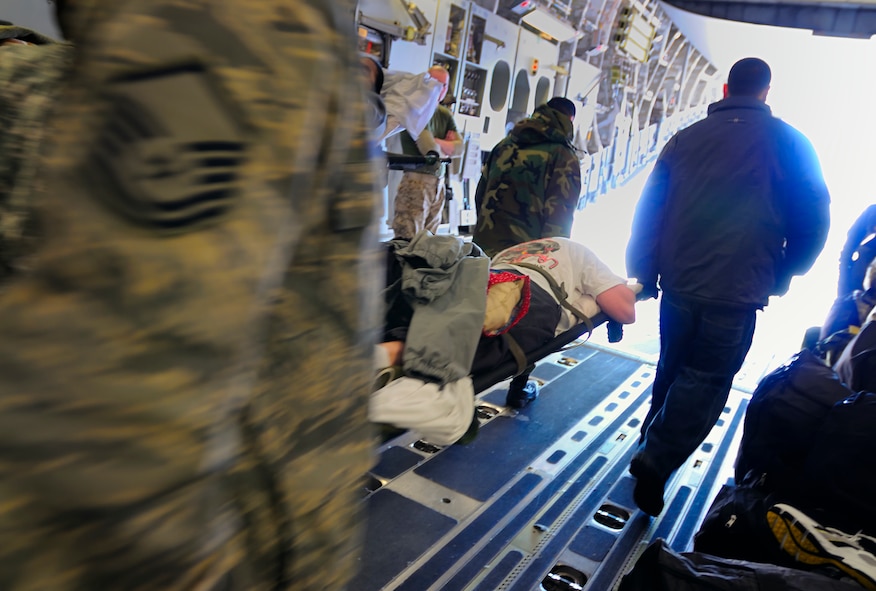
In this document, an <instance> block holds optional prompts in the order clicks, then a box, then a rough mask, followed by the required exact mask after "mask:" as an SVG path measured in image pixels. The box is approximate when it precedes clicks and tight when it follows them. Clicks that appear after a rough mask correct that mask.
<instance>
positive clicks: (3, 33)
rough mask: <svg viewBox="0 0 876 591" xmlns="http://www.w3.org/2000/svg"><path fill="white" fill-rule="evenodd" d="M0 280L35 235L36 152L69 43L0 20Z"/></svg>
mask: <svg viewBox="0 0 876 591" xmlns="http://www.w3.org/2000/svg"><path fill="white" fill-rule="evenodd" d="M5 39H20V40H22V41H27V42H28V43H32V44H34V45H6V46H2V47H0V282H2V281H4V280H6V279H7V278H8V277H9V275H10V274H11V273H12V272H13V271H14V269H15V268H16V267H20V266H21V265H22V264H23V255H24V254H25V253H26V252H27V251H28V250H29V249H30V247H31V246H32V244H33V241H34V239H35V233H36V228H35V227H34V223H33V219H32V216H31V215H30V205H29V204H30V198H31V192H32V188H33V180H34V179H33V177H34V174H35V172H36V167H37V155H38V153H39V147H40V145H41V144H42V139H43V135H44V132H45V129H46V125H45V123H46V118H47V117H48V115H49V111H50V110H51V108H52V105H53V104H54V97H55V96H56V95H57V93H58V86H59V84H60V82H61V80H62V78H63V76H64V75H65V74H66V73H67V72H68V71H69V69H70V62H71V58H72V51H73V48H72V47H71V46H70V45H69V44H67V43H59V42H57V41H54V40H53V39H50V38H49V37H46V36H44V35H40V34H39V33H36V32H34V31H31V30H30V29H25V28H24V27H17V26H0V42H2V41H3V40H5Z"/></svg>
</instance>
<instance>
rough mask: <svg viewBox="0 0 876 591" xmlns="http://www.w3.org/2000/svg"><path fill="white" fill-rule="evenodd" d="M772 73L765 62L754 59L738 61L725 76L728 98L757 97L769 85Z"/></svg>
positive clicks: (748, 58)
mask: <svg viewBox="0 0 876 591" xmlns="http://www.w3.org/2000/svg"><path fill="white" fill-rule="evenodd" d="M771 76H772V73H771V72H770V67H769V66H768V65H767V63H766V62H765V61H763V60H762V59H759V58H756V57H747V58H744V59H741V60H739V61H738V62H736V63H735V64H733V67H732V68H730V75H729V76H727V94H729V95H730V96H757V95H759V94H760V93H761V92H763V91H764V90H766V89H767V87H768V86H769V85H770V78H771Z"/></svg>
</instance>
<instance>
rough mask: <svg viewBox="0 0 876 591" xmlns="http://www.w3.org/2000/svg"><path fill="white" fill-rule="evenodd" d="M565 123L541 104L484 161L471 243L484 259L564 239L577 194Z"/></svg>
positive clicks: (578, 169)
mask: <svg viewBox="0 0 876 591" xmlns="http://www.w3.org/2000/svg"><path fill="white" fill-rule="evenodd" d="M573 136H574V129H573V127H572V121H571V119H570V118H569V117H568V116H567V115H565V114H563V113H560V112H559V111H557V110H555V109H553V108H551V107H549V106H547V105H541V106H540V107H538V108H537V109H536V110H535V112H534V113H533V114H532V117H530V118H528V119H524V120H523V121H521V122H519V123H518V124H517V125H515V126H514V129H512V130H511V133H509V134H508V136H507V137H506V138H505V139H503V140H502V141H500V142H499V143H498V144H497V145H496V147H495V148H493V150H492V152H490V156H489V158H488V159H487V162H486V164H485V165H484V168H483V173H482V175H481V180H480V182H479V183H478V188H477V192H476V194H475V204H476V207H477V212H478V221H477V227H476V228H475V231H474V240H475V242H477V243H478V245H480V247H481V248H483V249H484V251H486V253H487V254H489V255H490V256H492V255H494V254H496V253H497V252H500V251H502V250H504V249H506V248H508V247H510V246H514V245H515V244H520V243H521V242H527V241H529V240H535V239H537V238H548V237H551V236H562V237H566V238H568V237H569V235H570V234H571V231H572V219H573V216H574V213H575V208H576V207H577V205H578V197H579V196H580V194H581V165H580V162H579V160H578V155H577V153H576V152H575V149H574V148H573V147H572V139H573Z"/></svg>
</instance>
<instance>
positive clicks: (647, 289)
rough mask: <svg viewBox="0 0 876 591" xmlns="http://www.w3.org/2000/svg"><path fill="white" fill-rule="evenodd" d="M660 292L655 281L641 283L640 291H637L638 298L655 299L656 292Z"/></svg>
mask: <svg viewBox="0 0 876 591" xmlns="http://www.w3.org/2000/svg"><path fill="white" fill-rule="evenodd" d="M659 293H660V290H659V289H657V283H656V282H655V283H651V282H649V283H643V284H642V291H640V292H639V296H640V298H639V299H645V300H650V299H651V298H654V299H655V300H656V299H657V294H659Z"/></svg>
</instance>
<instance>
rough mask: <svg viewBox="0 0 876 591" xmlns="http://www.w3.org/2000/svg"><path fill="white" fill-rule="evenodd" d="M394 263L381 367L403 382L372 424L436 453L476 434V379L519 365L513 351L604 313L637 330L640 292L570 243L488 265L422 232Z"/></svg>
mask: <svg viewBox="0 0 876 591" xmlns="http://www.w3.org/2000/svg"><path fill="white" fill-rule="evenodd" d="M388 262H389V267H388V271H387V284H388V288H387V290H386V292H385V296H386V300H387V313H386V327H385V328H386V330H385V334H384V338H383V340H384V342H383V343H381V344H380V345H378V347H377V365H378V367H379V368H391V369H386V370H385V371H384V372H383V375H384V376H391V375H392V374H396V375H402V376H403V377H401V378H399V379H395V380H392V381H390V382H389V383H386V384H383V383H381V384H379V386H381V387H379V389H377V390H376V391H375V392H374V393H373V394H372V397H371V401H370V404H369V418H370V419H371V421H373V422H375V423H382V424H389V425H393V426H395V427H398V428H401V429H413V430H416V431H417V432H419V433H420V434H421V435H422V436H423V437H424V438H425V439H427V440H428V441H430V442H432V443H437V444H441V445H447V444H451V443H454V442H456V441H457V440H459V439H460V438H462V437H463V436H464V435H466V434H467V432H468V433H471V432H472V431H473V430H476V428H477V420H476V418H475V411H474V395H475V392H474V388H473V385H472V380H471V376H472V375H478V374H479V373H480V372H484V371H488V370H491V369H492V368H494V367H495V366H496V365H498V364H500V363H505V362H507V361H508V360H509V359H514V358H515V351H516V352H517V354H518V355H519V354H520V353H521V352H522V353H529V352H531V351H534V350H535V349H537V348H539V347H540V346H542V345H544V344H545V343H547V342H549V341H550V340H551V339H553V338H554V336H555V335H558V334H561V333H563V332H564V331H566V330H568V329H570V328H571V327H573V326H575V325H577V324H579V323H581V322H582V321H583V320H582V319H583V318H592V317H593V316H596V315H597V314H598V313H599V312H600V311H602V312H604V313H605V314H606V315H607V316H608V317H610V318H612V319H613V320H616V321H618V322H620V323H624V324H629V323H631V322H633V321H635V307H634V304H635V299H636V296H635V289H634V288H633V287H630V286H628V285H627V282H626V280H625V279H623V278H622V277H619V276H617V275H615V274H614V273H613V272H612V271H611V270H610V269H609V268H608V267H607V266H606V265H605V264H604V263H603V262H602V261H600V260H599V259H598V258H597V257H596V255H595V254H594V253H593V252H592V251H591V250H590V249H588V248H587V247H585V246H584V245H582V244H579V243H576V242H573V241H572V240H569V239H567V238H547V239H539V240H533V241H531V242H526V243H523V244H520V245H517V246H515V247H512V248H509V249H506V250H505V251H502V252H500V253H499V254H497V255H496V256H495V257H494V258H493V260H492V262H490V261H489V260H488V259H487V258H486V257H485V256H484V255H483V253H482V252H481V251H480V249H479V248H478V247H477V246H476V245H474V244H471V243H464V242H463V241H462V240H461V239H459V238H457V237H454V236H432V235H431V234H430V233H429V232H421V233H420V234H418V235H417V236H416V237H415V238H414V239H413V240H411V241H410V242H408V241H393V242H391V243H390V248H389V258H388ZM436 294H437V296H436ZM392 377H394V376H392ZM384 381H385V380H384Z"/></svg>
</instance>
